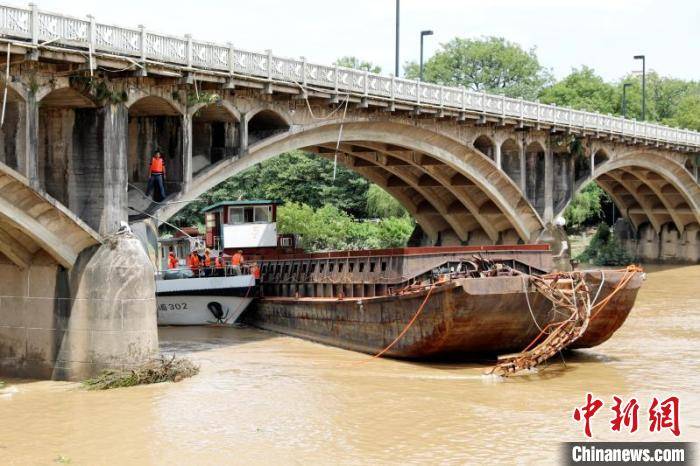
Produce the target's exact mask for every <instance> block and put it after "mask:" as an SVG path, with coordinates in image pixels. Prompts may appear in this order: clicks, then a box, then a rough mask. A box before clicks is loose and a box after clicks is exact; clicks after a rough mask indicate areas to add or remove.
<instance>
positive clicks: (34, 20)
mask: <svg viewBox="0 0 700 466" xmlns="http://www.w3.org/2000/svg"><path fill="white" fill-rule="evenodd" d="M29 9H30V10H31V12H30V13H29V14H30V18H29V31H30V32H31V34H32V44H34V45H36V44H38V43H39V7H38V6H37V5H36V3H30V4H29Z"/></svg>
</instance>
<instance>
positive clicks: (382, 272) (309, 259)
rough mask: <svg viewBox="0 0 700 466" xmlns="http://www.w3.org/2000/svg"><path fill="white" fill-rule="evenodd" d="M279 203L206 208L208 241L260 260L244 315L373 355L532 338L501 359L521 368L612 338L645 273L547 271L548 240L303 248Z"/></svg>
mask: <svg viewBox="0 0 700 466" xmlns="http://www.w3.org/2000/svg"><path fill="white" fill-rule="evenodd" d="M278 205H279V203H278V202H275V201H262V200H261V201H233V202H221V203H217V204H214V205H213V206H210V207H208V208H206V209H204V211H203V213H204V214H205V224H206V235H205V238H204V242H205V245H206V247H208V248H212V249H213V250H216V251H217V252H219V251H220V253H221V254H223V255H224V256H227V255H230V254H233V253H234V252H236V251H242V252H243V254H244V256H245V258H246V261H247V263H248V264H251V263H252V264H254V265H255V270H256V273H255V274H254V275H255V276H254V277H252V278H253V280H254V281H255V280H256V279H257V281H258V284H257V286H256V289H255V299H254V300H253V302H252V304H251V305H250V306H249V307H248V308H247V310H246V311H245V312H243V314H242V316H241V321H242V322H244V323H247V324H249V325H252V326H255V327H259V328H262V329H267V330H272V331H275V332H279V333H284V334H288V335H293V336H297V337H301V338H306V339H309V340H313V341H317V342H320V343H325V344H329V345H333V346H338V347H341V348H347V349H351V350H355V351H361V352H365V353H370V354H374V355H386V356H392V357H398V358H411V359H420V358H426V357H436V356H446V355H460V356H466V357H470V358H471V357H473V356H474V355H485V354H489V355H497V354H502V353H506V352H511V351H519V350H522V349H523V348H527V351H525V352H524V353H519V354H516V355H510V356H509V357H508V358H506V360H504V361H505V362H503V363H502V367H501V368H500V369H499V371H500V372H517V371H519V370H521V369H523V368H529V367H532V366H534V365H535V364H537V363H539V362H541V361H542V360H544V359H546V358H547V357H550V356H551V355H552V354H555V353H556V352H557V351H560V350H561V349H564V348H585V347H592V346H596V345H599V344H601V343H602V342H604V341H606V340H607V339H608V338H610V337H611V336H612V334H613V333H614V332H615V331H616V330H617V329H618V328H619V327H620V326H621V325H622V324H623V323H624V321H625V319H626V318H627V316H628V315H629V312H630V310H631V309H632V306H633V304H634V300H635V298H636V295H637V292H638V290H639V288H640V286H641V284H642V281H643V273H642V272H641V270H640V269H637V268H634V267H631V268H627V269H625V270H620V271H610V270H606V271H602V270H597V271H596V270H592V271H582V272H563V273H552V270H553V268H554V266H553V256H552V252H551V250H550V247H549V245H548V244H530V245H523V244H521V245H493V246H447V247H406V248H395V249H381V250H358V251H331V252H319V253H305V252H304V251H303V250H302V249H300V248H299V247H298V246H297V244H298V238H297V237H296V236H295V235H278V234H277V228H276V213H277V206H278ZM199 280H202V279H199ZM165 283H167V281H166V282H165ZM251 283H253V282H251V281H247V282H246V283H245V284H241V285H239V286H238V288H237V289H236V290H237V291H235V292H236V293H237V295H238V296H240V295H241V293H240V290H241V289H242V288H245V287H246V286H252V285H250V284H251ZM162 290H164V289H162ZM231 293H232V294H233V292H231ZM161 295H165V293H163V292H161V294H160V295H159V299H160V296H161ZM245 296H246V297H248V296H251V297H252V295H248V294H245Z"/></svg>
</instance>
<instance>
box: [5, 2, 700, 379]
mask: <svg viewBox="0 0 700 466" xmlns="http://www.w3.org/2000/svg"><path fill="white" fill-rule="evenodd" d="M0 33H2V37H1V38H0V49H2V51H3V53H2V56H3V57H4V59H2V61H0V63H1V64H2V66H3V67H4V69H5V73H2V74H1V75H0V76H2V77H0V82H1V83H2V86H3V97H2V101H3V102H2V110H1V113H0V279H1V280H0V373H3V372H9V373H11V374H12V375H20V376H40V377H53V378H82V377H85V376H89V375H94V374H95V373H97V372H99V370H100V369H101V368H104V367H110V368H114V367H127V366H130V365H133V364H136V363H139V362H142V361H144V360H146V359H148V358H149V357H151V356H152V355H153V353H154V352H155V351H157V331H156V322H155V315H154V313H153V308H154V306H155V302H154V301H155V298H154V294H155V291H154V287H155V285H154V283H153V273H152V269H151V264H150V263H149V261H148V258H147V257H146V255H145V254H144V253H143V248H142V247H141V245H140V243H138V242H137V241H136V240H133V241H132V242H129V241H130V240H127V241H121V242H120V241H116V240H114V237H112V234H114V233H115V232H117V230H118V229H119V228H120V225H121V224H122V223H124V222H127V221H129V220H130V215H129V213H130V212H131V213H138V215H140V216H151V217H156V218H157V219H159V220H160V221H163V220H167V219H168V218H170V217H171V216H173V215H174V214H176V213H177V211H178V210H179V209H181V208H182V207H183V206H185V205H186V204H187V203H188V202H190V201H192V200H194V199H196V198H197V197H198V196H200V195H201V194H202V193H204V192H205V191H207V190H208V189H210V188H212V187H214V186H216V185H217V184H218V183H221V182H223V181H224V180H226V179H227V178H229V177H231V176H234V175H236V174H237V173H240V172H242V171H243V170H246V169H247V168H250V167H252V166H253V165H254V164H257V163H260V162H263V161H265V160H267V159H269V158H271V157H275V156H278V155H279V154H281V153H284V152H286V151H290V150H297V149H299V150H304V151H307V152H311V153H314V154H317V155H318V156H319V157H325V158H328V159H332V160H337V161H338V162H339V163H341V164H343V165H345V166H346V167H348V168H349V169H351V170H353V171H355V172H357V173H359V174H360V175H362V176H364V177H365V178H367V179H368V180H370V181H372V182H374V183H376V184H378V185H379V186H381V187H382V188H384V189H385V190H386V191H388V192H389V193H390V194H391V195H393V196H394V197H395V198H396V199H398V200H399V201H400V202H401V203H402V204H403V205H404V206H405V207H406V209H407V210H408V211H409V212H410V213H411V214H412V215H413V216H414V217H415V219H416V221H417V222H418V224H419V225H420V226H421V227H422V230H423V232H424V237H423V241H424V243H426V244H443V245H452V244H472V245H484V244H508V243H533V242H537V241H538V240H539V239H540V238H541V237H542V232H543V231H544V230H546V229H547V228H548V227H549V225H550V224H551V222H552V220H553V219H554V218H555V217H556V216H557V215H560V214H561V213H562V212H563V210H564V209H565V208H566V206H567V204H568V203H569V202H570V201H571V199H572V197H573V196H574V194H575V193H577V192H578V191H580V190H581V189H583V187H584V186H585V185H586V184H587V183H589V182H596V183H598V184H599V185H600V186H601V187H602V188H603V189H604V190H605V191H606V192H607V193H608V194H609V195H610V196H611V198H612V199H613V201H614V203H615V205H616V206H617V208H618V210H619V212H620V213H621V215H622V216H623V217H624V218H625V219H626V222H627V227H626V229H620V230H622V233H623V234H624V235H625V245H626V247H628V248H629V250H630V252H631V253H632V254H633V255H635V256H641V257H642V258H645V259H651V260H670V261H686V262H693V263H697V262H698V261H699V260H700V237H699V235H700V233H699V229H700V185H699V183H698V181H699V178H698V165H700V160H699V158H698V153H699V152H700V134H699V133H697V132H693V131H688V130H685V129H678V128H669V127H665V126H660V125H655V124H651V123H646V122H637V121H634V120H625V119H622V118H616V117H612V116H610V115H601V114H597V113H591V112H585V111H579V110H573V109H567V108H559V107H555V106H550V105H544V104H541V103H538V102H528V101H524V100H521V99H511V98H507V97H504V96H499V95H490V94H485V93H477V92H471V91H468V90H466V89H464V88H452V87H445V86H438V85H433V84H426V83H420V82H416V81H409V80H404V79H399V78H395V77H387V76H380V75H376V74H372V73H369V72H367V71H361V70H353V69H347V68H342V67H338V66H326V65H319V64H313V63H309V62H307V61H306V60H304V59H300V60H296V59H288V58H281V57H277V56H274V55H273V54H272V53H271V52H267V53H262V54H261V53H255V52H250V51H246V50H240V49H238V48H235V47H233V46H232V45H230V44H225V45H223V44H212V43H207V42H200V41H197V40H195V39H193V38H192V37H189V36H188V37H181V38H180V37H175V36H171V35H160V34H157V33H154V32H152V31H149V30H146V29H145V28H143V27H139V28H127V27H119V26H114V25H110V24H102V23H100V22H97V21H96V20H95V18H93V17H87V18H85V19H80V18H74V17H69V16H64V15H60V14H53V13H47V12H43V11H40V10H38V9H37V7H36V6H32V7H30V8H17V7H12V6H7V5H2V4H0ZM156 148H158V149H160V150H161V151H162V152H163V153H164V154H165V166H166V172H167V180H166V188H167V191H168V193H169V196H168V198H167V199H165V202H164V203H153V202H151V201H150V200H148V199H146V198H145V197H144V196H143V195H142V194H141V193H142V191H143V190H144V189H145V185H146V181H147V176H148V164H149V160H150V156H151V153H152V152H153V150H154V149H156ZM131 219H132V220H133V219H134V218H133V217H132V218H131ZM142 225H143V223H141V226H142ZM134 226H136V225H134ZM151 239H152V240H154V241H155V238H151ZM100 243H103V244H102V245H101V246H100Z"/></svg>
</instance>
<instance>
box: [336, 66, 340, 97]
mask: <svg viewBox="0 0 700 466" xmlns="http://www.w3.org/2000/svg"><path fill="white" fill-rule="evenodd" d="M339 76H340V73H339V72H338V65H335V94H336V95H338V79H339Z"/></svg>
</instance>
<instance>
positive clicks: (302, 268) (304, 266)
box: [301, 264, 306, 273]
mask: <svg viewBox="0 0 700 466" xmlns="http://www.w3.org/2000/svg"><path fill="white" fill-rule="evenodd" d="M301 272H302V273H306V264H303V265H302V266H301Z"/></svg>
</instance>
